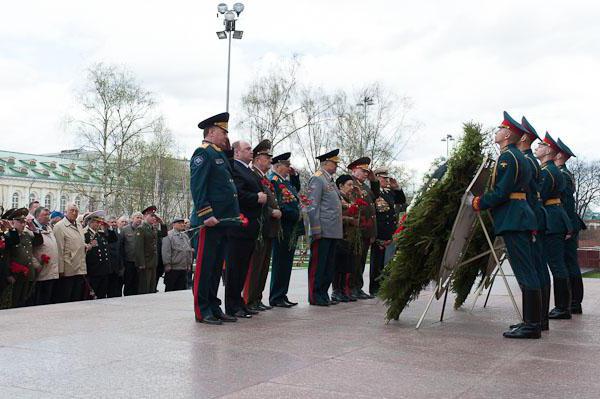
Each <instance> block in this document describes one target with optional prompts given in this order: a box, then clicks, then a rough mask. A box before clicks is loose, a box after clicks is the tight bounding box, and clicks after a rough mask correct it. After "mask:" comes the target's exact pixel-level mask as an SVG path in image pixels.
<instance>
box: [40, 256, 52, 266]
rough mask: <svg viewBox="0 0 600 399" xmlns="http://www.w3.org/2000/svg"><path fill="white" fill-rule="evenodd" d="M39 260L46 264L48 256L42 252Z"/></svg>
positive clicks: (48, 259)
mask: <svg viewBox="0 0 600 399" xmlns="http://www.w3.org/2000/svg"><path fill="white" fill-rule="evenodd" d="M40 261H41V262H42V265H47V264H48V262H50V257H49V256H48V255H46V254H42V256H40Z"/></svg>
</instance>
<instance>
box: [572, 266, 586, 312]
mask: <svg viewBox="0 0 600 399" xmlns="http://www.w3.org/2000/svg"><path fill="white" fill-rule="evenodd" d="M569 279H570V280H571V293H572V297H573V298H572V299H571V314H581V313H583V310H582V309H581V301H583V279H582V278H581V275H579V276H571V277H570V278H569Z"/></svg>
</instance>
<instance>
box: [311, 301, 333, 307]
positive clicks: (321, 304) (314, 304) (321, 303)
mask: <svg viewBox="0 0 600 399" xmlns="http://www.w3.org/2000/svg"><path fill="white" fill-rule="evenodd" d="M310 305H313V306H329V302H315V303H311V304H310Z"/></svg>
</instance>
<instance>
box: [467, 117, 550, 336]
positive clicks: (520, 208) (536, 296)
mask: <svg viewBox="0 0 600 399" xmlns="http://www.w3.org/2000/svg"><path fill="white" fill-rule="evenodd" d="M526 133H527V131H526V130H525V129H524V128H523V127H522V126H521V125H520V124H519V123H518V122H517V121H515V120H514V119H513V118H511V117H510V115H509V114H508V113H507V112H504V121H503V122H502V124H501V125H500V126H499V128H498V131H497V132H496V134H495V136H494V142H495V143H496V144H498V145H499V146H500V148H501V153H500V156H499V157H498V159H497V160H496V165H495V166H494V171H493V174H492V180H491V182H490V183H491V184H490V190H489V191H488V192H486V193H485V194H484V195H482V196H480V197H475V198H473V209H474V210H475V211H481V210H485V209H489V210H490V211H491V213H492V218H493V220H494V232H495V234H496V235H499V236H502V238H503V239H504V243H505V245H506V251H507V253H508V258H509V260H510V264H511V266H512V269H513V271H514V273H515V277H516V278H517V281H518V282H519V286H520V287H521V291H522V298H523V323H522V324H519V325H517V326H516V327H515V328H512V329H510V330H509V331H506V332H505V333H504V334H503V335H504V337H506V338H540V337H541V310H542V295H541V285H540V281H539V278H538V276H537V273H536V270H535V266H534V265H533V260H532V256H531V245H532V244H531V239H532V234H531V232H532V231H533V230H535V229H536V227H537V220H536V218H535V214H534V213H533V210H532V209H531V207H530V206H529V204H528V203H527V194H526V192H527V190H528V185H529V181H530V179H531V178H532V176H531V174H530V173H529V171H530V170H529V169H528V168H527V167H526V166H525V165H526V162H528V161H527V160H526V159H525V156H524V155H523V154H522V153H521V151H519V149H518V148H517V146H516V143H517V142H518V141H519V139H520V138H521V136H522V135H523V134H526Z"/></svg>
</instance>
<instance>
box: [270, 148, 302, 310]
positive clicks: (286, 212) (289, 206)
mask: <svg viewBox="0 0 600 399" xmlns="http://www.w3.org/2000/svg"><path fill="white" fill-rule="evenodd" d="M290 156H291V153H289V152H286V153H284V154H281V155H277V156H276V157H273V159H272V160H271V163H272V164H273V169H272V171H271V172H270V173H269V179H271V184H272V185H273V188H274V189H275V196H276V197H277V203H278V204H279V210H281V235H277V236H276V237H275V239H274V240H273V263H272V266H271V289H270V291H269V304H270V305H271V306H276V307H282V308H289V307H292V306H295V305H297V304H298V302H292V301H290V300H289V298H288V296H287V293H288V289H289V286H290V277H291V275H292V266H293V264H294V254H295V252H296V244H297V243H298V237H300V236H301V235H303V234H304V224H303V223H302V215H301V214H300V196H299V195H298V193H299V192H300V176H299V175H298V174H297V173H296V171H295V170H294V169H293V168H292V166H291V163H290Z"/></svg>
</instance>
